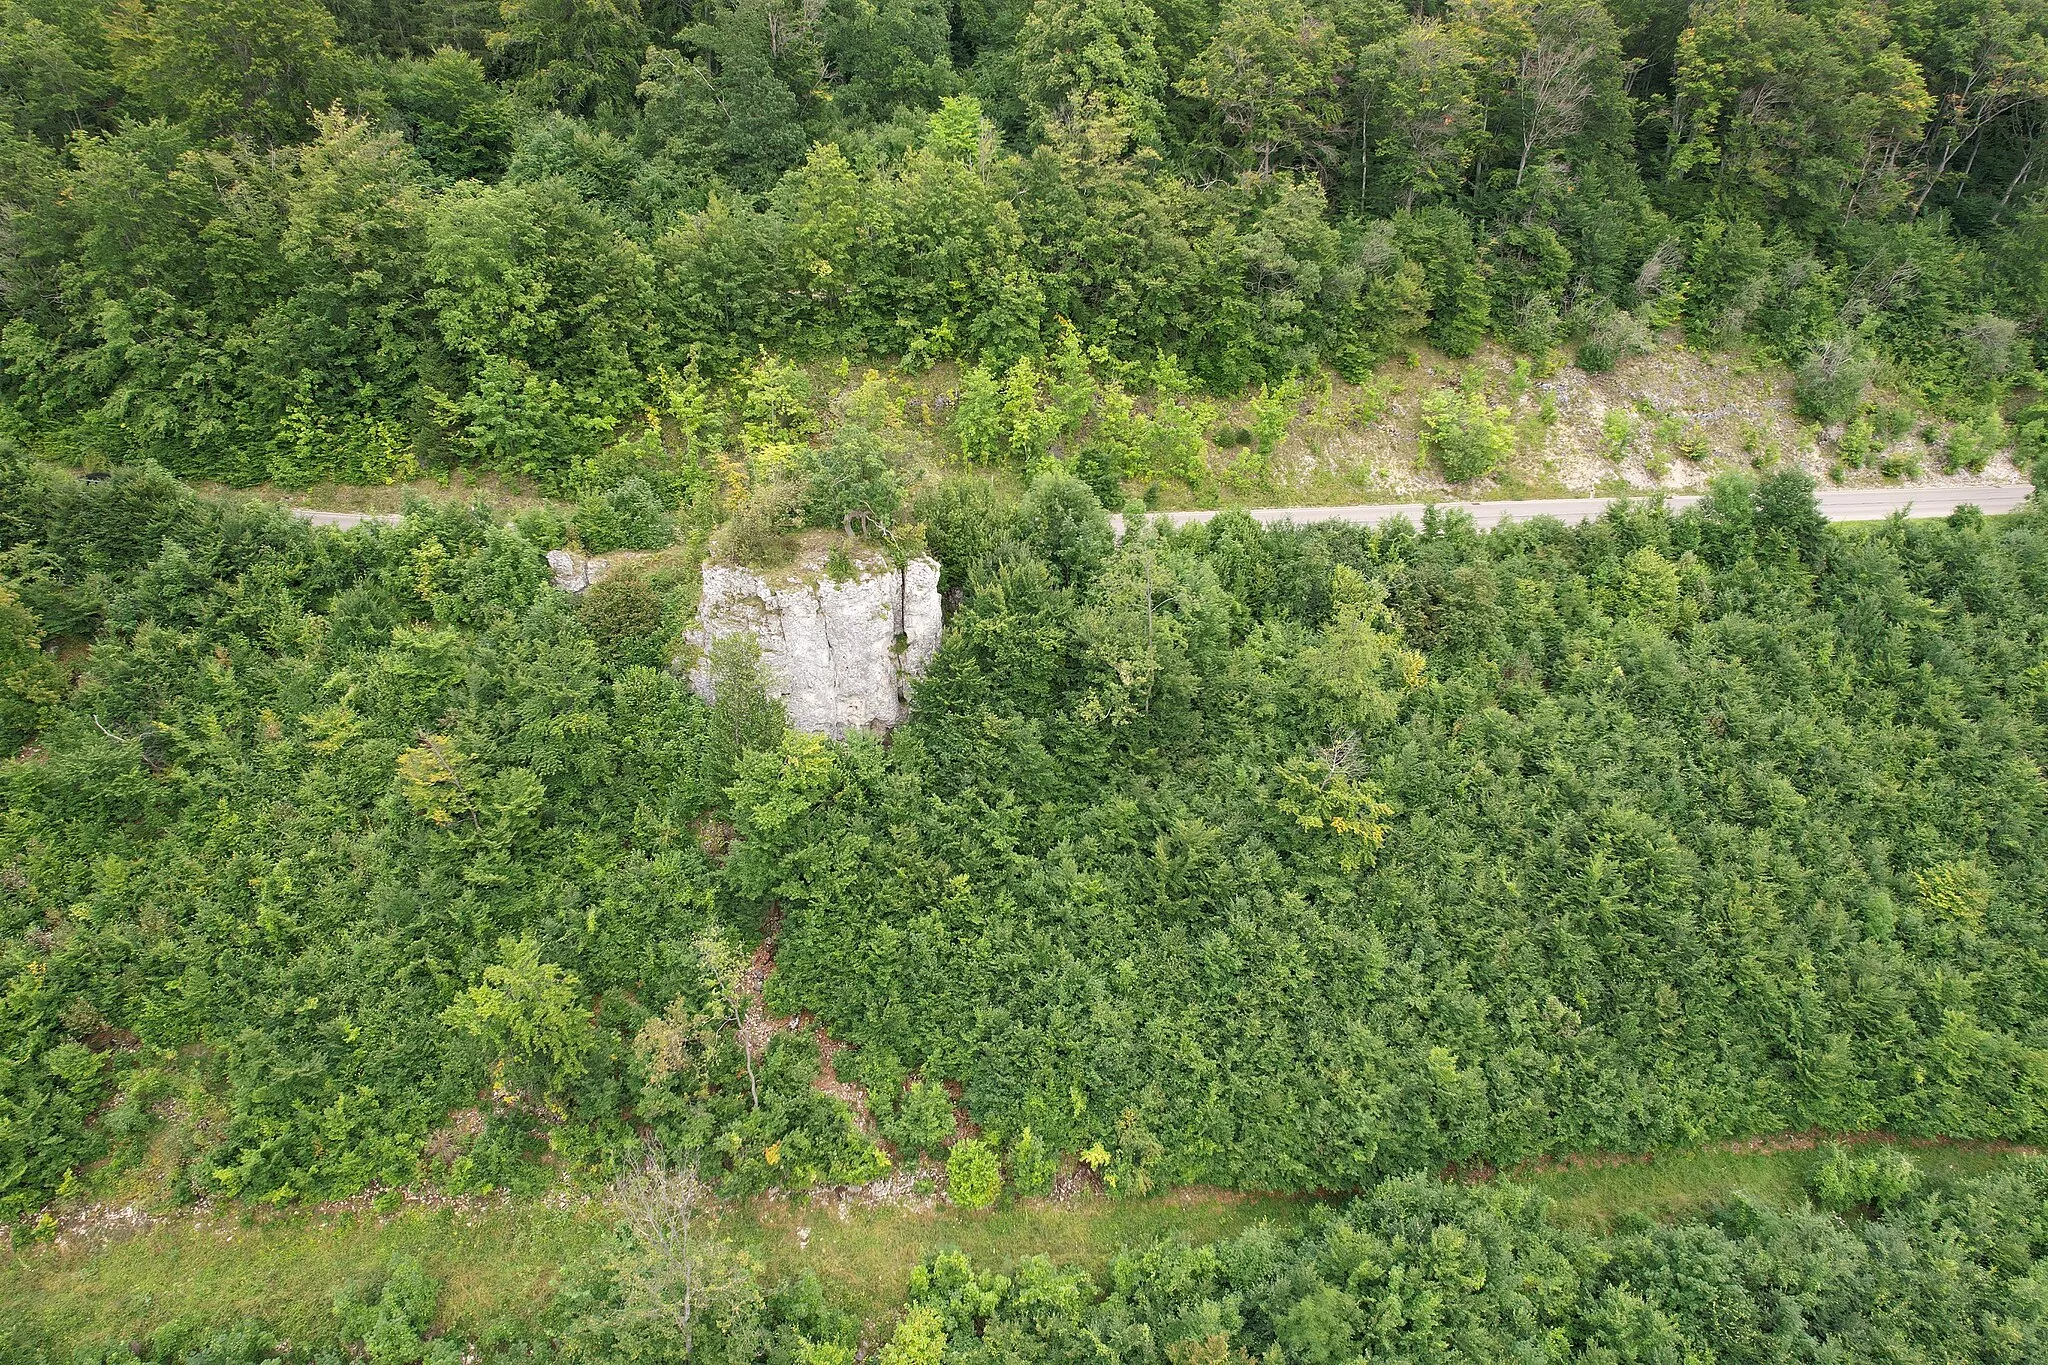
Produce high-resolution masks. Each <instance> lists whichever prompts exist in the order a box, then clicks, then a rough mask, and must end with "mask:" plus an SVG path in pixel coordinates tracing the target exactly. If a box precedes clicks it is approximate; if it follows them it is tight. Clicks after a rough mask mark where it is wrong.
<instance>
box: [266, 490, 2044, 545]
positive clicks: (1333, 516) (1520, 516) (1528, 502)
mask: <svg viewBox="0 0 2048 1365" xmlns="http://www.w3.org/2000/svg"><path fill="white" fill-rule="evenodd" d="M2030 491H2032V490H2031V488H2030V486H2029V485H2027V484H2023V483H1975V484H1954V485H1951V486H1948V487H1944V488H1824V489H1822V490H1820V492H1819V493H1817V494H1816V495H1815V498H1816V500H1817V501H1818V502H1819V503H1820V510H1821V514H1822V515H1823V516H1825V517H1826V518H1827V519H1828V520H1829V521H1882V520H1884V519H1885V518H1886V517H1888V516H1890V515H1891V514H1892V513H1894V512H1897V511H1899V510H1900V509H1902V508H1903V509H1908V510H1910V511H1912V512H1913V513H1914V514H1915V515H1917V516H1922V517H1945V516H1947V515H1948V514H1949V513H1950V512H1953V511H1955V510H1956V508H1958V507H1961V506H1963V505H1964V504H1965V503H1968V504H1971V505H1973V506H1976V507H1979V508H1981V509H1983V510H1984V511H1986V512H1993V513H1996V512H2011V511H2014V510H2015V509H2017V508H2018V507H2019V505H2020V504H2021V503H2023V502H2025V501H2026V500H2027V494H2028V493H2029V492H2030ZM1616 501H1617V499H1615V498H1529V499H1524V500H1522V501H1519V502H1440V503H1437V504H1436V506H1437V507H1438V508H1440V509H1442V510H1444V511H1450V510H1453V509H1455V510H1457V511H1461V512H1470V513H1471V514H1472V520H1473V521H1475V522H1477V523H1478V524H1479V528H1480V529H1481V530H1491V529H1492V528H1493V527H1496V526H1498V525H1500V524H1501V523H1502V522H1504V521H1528V520H1531V519H1532V518H1535V517H1556V518H1557V519H1558V520H1559V521H1563V522H1581V521H1592V520H1594V519H1595V518H1597V517H1599V516H1600V515H1601V514H1603V513H1604V512H1606V511H1607V509H1608V508H1609V507H1610V506H1612V505H1613V504H1614V503H1615V502H1616ZM1698 501H1699V498H1698V496H1696V495H1693V494H1682V495H1679V496H1676V497H1670V498H1666V499H1665V500H1664V502H1665V505H1666V506H1667V507H1669V508H1670V509H1671V510H1672V511H1674V512H1676V511H1679V510H1682V509H1684V508H1687V507H1690V506H1692V505H1693V504H1694V503H1696V502H1698ZM1426 506H1428V504H1426V503H1420V502H1384V503H1376V504H1373V505H1371V506H1365V507H1255V508H1252V509H1251V516H1252V519H1253V520H1254V521H1258V522H1262V523H1264V524H1265V525H1268V526H1273V525H1278V524H1280V523H1283V522H1293V523H1295V524H1297V525H1301V526H1307V525H1311V524H1313V523H1315V522H1319V521H1348V522H1354V523H1356V524H1358V525H1361V526H1377V525H1379V524H1380V523H1381V522H1383V521H1391V520H1392V519H1393V518H1395V517H1406V518H1407V519H1408V520H1410V521H1412V522H1418V523H1419V522H1420V521H1421V520H1422V512H1423V508H1424V507H1426ZM292 515H294V516H298V517H303V518H305V519H306V520H307V521H310V522H312V523H313V524H314V525H315V526H334V527H338V528H340V529H342V530H346V529H348V528H349V527H351V526H361V525H363V524H364V523H366V522H385V523H391V522H396V521H397V520H398V516H397V514H396V513H391V512H324V511H321V510H319V509H317V508H312V507H294V508H293V509H292ZM1152 515H1153V517H1154V519H1156V520H1158V521H1164V522H1167V523H1169V524H1170V525H1174V526H1186V525H1189V524H1191V523H1193V522H1197V521H1207V520H1208V519H1209V518H1211V517H1213V516H1215V515H1216V514H1215V513H1214V512H1155V513H1153V514H1152ZM1110 520H1111V521H1113V522H1115V523H1116V528H1117V533H1118V534H1119V535H1121V534H1122V533H1123V518H1121V517H1111V518H1110Z"/></svg>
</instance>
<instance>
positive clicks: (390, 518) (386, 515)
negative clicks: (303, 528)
mask: <svg viewBox="0 0 2048 1365" xmlns="http://www.w3.org/2000/svg"><path fill="white" fill-rule="evenodd" d="M292 515H293V516H295V517H297V518H299V519H300V520H301V521H310V522H312V523H313V524H314V525H315V526H332V527H334V528H336V529H337V530H342V531H346V530H348V529H349V528H350V527H352V526H361V525H363V524H364V523H365V522H377V523H382V524H384V525H396V524H397V523H398V521H399V516H398V513H396V512H323V511H321V510H320V509H319V508H317V507H294V508H293V509H292Z"/></svg>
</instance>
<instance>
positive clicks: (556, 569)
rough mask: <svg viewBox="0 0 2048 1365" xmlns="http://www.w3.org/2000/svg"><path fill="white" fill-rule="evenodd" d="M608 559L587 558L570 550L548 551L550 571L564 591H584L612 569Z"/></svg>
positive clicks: (557, 584) (556, 583) (557, 585)
mask: <svg viewBox="0 0 2048 1365" xmlns="http://www.w3.org/2000/svg"><path fill="white" fill-rule="evenodd" d="M611 567H612V566H611V561H610V560H607V559H585V558H584V557H583V556H582V555H579V554H576V553H574V552H572V551H569V550H549V551H548V572H549V573H550V574H552V575H553V576H554V580H555V586H556V587H558V588H560V589H561V590H562V591H563V592H582V591H583V590H584V589H585V588H587V587H589V586H590V585H591V584H592V583H595V582H597V580H598V579H600V578H603V577H604V576H605V574H607V573H609V572H610V571H611Z"/></svg>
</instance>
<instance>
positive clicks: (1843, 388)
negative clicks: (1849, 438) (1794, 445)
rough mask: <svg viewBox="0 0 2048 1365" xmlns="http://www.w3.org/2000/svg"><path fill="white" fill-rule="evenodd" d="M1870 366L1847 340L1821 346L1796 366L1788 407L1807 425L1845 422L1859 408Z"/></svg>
mask: <svg viewBox="0 0 2048 1365" xmlns="http://www.w3.org/2000/svg"><path fill="white" fill-rule="evenodd" d="M1871 369H1872V366H1871V363H1870V359H1869V357H1867V356H1865V355H1863V354H1861V353H1860V352H1858V351H1857V350H1856V348H1855V346H1854V345H1853V344H1852V343H1851V342H1850V341H1849V339H1848V338H1847V337H1836V338H1835V339H1834V340H1832V341H1829V342H1826V343H1824V344H1822V346H1821V348H1820V349H1819V350H1817V351H1815V352H1814V353H1813V354H1812V355H1810V356H1808V357H1807V358H1806V359H1805V360H1804V361H1803V362H1802V363H1801V364H1800V366H1799V370H1798V373H1797V374H1795V375H1794V376H1793V381H1792V406H1793V407H1794V408H1795V409H1796V410H1797V411H1798V413H1799V415H1800V416H1801V417H1804V418H1807V419H1809V420H1810V421H1815V422H1825V423H1829V424H1832V423H1835V422H1846V421H1848V420H1849V419H1850V418H1851V417H1854V416H1855V415H1856V413H1857V410H1858V409H1860V408H1861V407H1862V406H1863V391H1864V389H1865V388H1867V387H1868V386H1869V384H1870V374H1871Z"/></svg>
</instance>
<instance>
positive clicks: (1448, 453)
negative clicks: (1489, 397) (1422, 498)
mask: <svg viewBox="0 0 2048 1365" xmlns="http://www.w3.org/2000/svg"><path fill="white" fill-rule="evenodd" d="M1514 444H1515V432H1514V427H1513V426H1512V425H1510V424H1509V422H1508V417H1507V413H1506V412H1505V411H1504V410H1502V409H1498V408H1494V407H1490V406H1489V405H1488V404H1487V401H1486V398H1485V396H1484V395H1483V394H1478V393H1467V392H1465V391H1463V390H1461V389H1440V390H1438V391H1437V392H1435V393H1433V394H1431V395H1429V397H1427V398H1425V399H1423V400H1422V448H1423V450H1424V451H1425V452H1427V453H1428V454H1429V456H1430V457H1431V458H1432V459H1434V460H1435V461H1436V463H1437V467H1438V468H1439V469H1441V470H1442V471H1443V475H1444V477H1445V478H1447V479H1449V480H1450V481H1451V482H1452V483H1470V482H1472V480H1474V479H1481V478H1485V477H1486V476H1487V475H1488V474H1490V473H1492V472H1493V469H1494V466H1496V465H1498V464H1499V463H1500V462H1501V461H1502V460H1504V459H1506V458H1507V456H1508V452H1509V451H1511V450H1513V449H1514Z"/></svg>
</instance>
